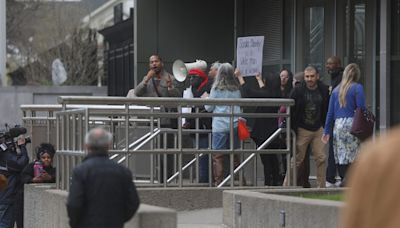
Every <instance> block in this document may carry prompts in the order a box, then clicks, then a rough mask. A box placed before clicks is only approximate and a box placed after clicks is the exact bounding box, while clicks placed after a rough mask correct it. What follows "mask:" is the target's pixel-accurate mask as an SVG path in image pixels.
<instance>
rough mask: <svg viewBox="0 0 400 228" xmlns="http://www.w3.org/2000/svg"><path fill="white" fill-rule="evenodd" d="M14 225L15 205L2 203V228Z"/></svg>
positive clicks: (0, 222)
mask: <svg viewBox="0 0 400 228" xmlns="http://www.w3.org/2000/svg"><path fill="white" fill-rule="evenodd" d="M13 227H14V205H13V204H0V228H13Z"/></svg>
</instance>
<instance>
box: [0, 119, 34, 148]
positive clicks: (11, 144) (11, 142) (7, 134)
mask: <svg viewBox="0 0 400 228" xmlns="http://www.w3.org/2000/svg"><path fill="white" fill-rule="evenodd" d="M26 132H27V131H26V128H24V127H21V126H19V125H15V127H13V128H9V127H8V125H7V124H6V130H2V131H1V130H0V151H2V152H4V151H6V150H8V149H15V145H16V140H15V139H14V138H16V137H18V136H20V135H23V134H26ZM27 143H31V138H30V137H25V145H26V144H27Z"/></svg>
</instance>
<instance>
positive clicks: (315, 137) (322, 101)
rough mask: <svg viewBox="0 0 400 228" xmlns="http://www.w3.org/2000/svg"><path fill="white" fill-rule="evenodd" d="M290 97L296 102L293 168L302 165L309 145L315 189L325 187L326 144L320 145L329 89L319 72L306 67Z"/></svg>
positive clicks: (293, 118) (293, 120)
mask: <svg viewBox="0 0 400 228" xmlns="http://www.w3.org/2000/svg"><path fill="white" fill-rule="evenodd" d="M290 98H292V99H294V100H295V106H294V109H293V113H292V116H291V120H292V121H291V123H292V127H293V129H294V131H295V132H296V134H297V140H296V151H297V153H296V158H295V160H296V168H297V169H298V168H299V167H300V164H301V163H302V162H303V160H304V157H305V154H306V151H307V147H308V146H309V145H311V149H312V153H313V157H314V160H315V163H316V166H317V187H325V158H326V156H325V144H324V143H322V141H321V137H322V134H323V125H324V123H325V118H326V113H327V111H328V104H329V89H328V86H326V85H324V84H323V83H322V82H321V81H319V73H318V70H317V69H316V68H315V67H313V66H308V67H307V68H306V69H305V70H304V81H303V82H302V83H301V84H300V85H299V86H296V87H295V88H294V89H293V91H292V93H291V95H290Z"/></svg>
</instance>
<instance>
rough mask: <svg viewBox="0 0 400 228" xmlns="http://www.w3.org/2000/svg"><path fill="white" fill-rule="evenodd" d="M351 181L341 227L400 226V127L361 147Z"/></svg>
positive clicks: (388, 227)
mask: <svg viewBox="0 0 400 228" xmlns="http://www.w3.org/2000/svg"><path fill="white" fill-rule="evenodd" d="M348 183H349V190H348V191H347V192H346V196H345V199H346V201H345V202H346V206H345V207H344V210H343V211H342V214H341V220H340V226H339V227H341V228H383V227H384V228H398V227H400V128H399V127H397V128H395V129H393V130H391V131H389V132H388V134H387V135H386V136H384V137H380V138H379V139H377V140H376V142H370V143H367V144H366V145H364V146H363V147H362V148H361V153H360V157H359V159H358V160H357V162H356V163H354V166H353V167H352V169H351V171H350V173H349V182H348Z"/></svg>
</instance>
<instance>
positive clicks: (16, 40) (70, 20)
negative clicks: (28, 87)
mask: <svg viewBox="0 0 400 228" xmlns="http://www.w3.org/2000/svg"><path fill="white" fill-rule="evenodd" d="M84 6H85V4H79V3H76V2H74V3H65V2H40V1H28V2H17V1H15V0H7V36H8V37H9V39H8V44H9V46H10V47H12V48H10V49H9V52H10V53H11V54H15V53H12V52H13V51H14V52H15V50H17V51H16V52H18V54H19V55H22V57H20V58H19V59H14V61H16V62H17V65H18V66H19V67H20V68H22V69H20V70H19V71H18V72H19V74H24V77H23V78H24V79H25V81H26V83H27V84H37V85H38V84H39V85H40V84H44V85H51V84H52V81H51V72H52V63H53V61H54V60H56V59H59V60H61V62H62V63H63V65H64V68H65V69H66V72H67V78H68V79H67V81H66V82H65V83H64V84H65V85H92V84H95V83H96V79H97V73H98V69H97V68H98V67H97V62H98V60H97V40H96V31H93V30H90V29H85V28H80V19H81V18H82V17H83V16H84V15H86V14H88V13H89V10H88V9H87V8H85V7H84ZM13 48H14V49H13ZM13 78H19V79H21V76H18V77H17V76H16V75H13V76H12V79H13ZM13 81H14V80H13ZM19 82H21V83H23V82H24V80H19Z"/></svg>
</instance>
